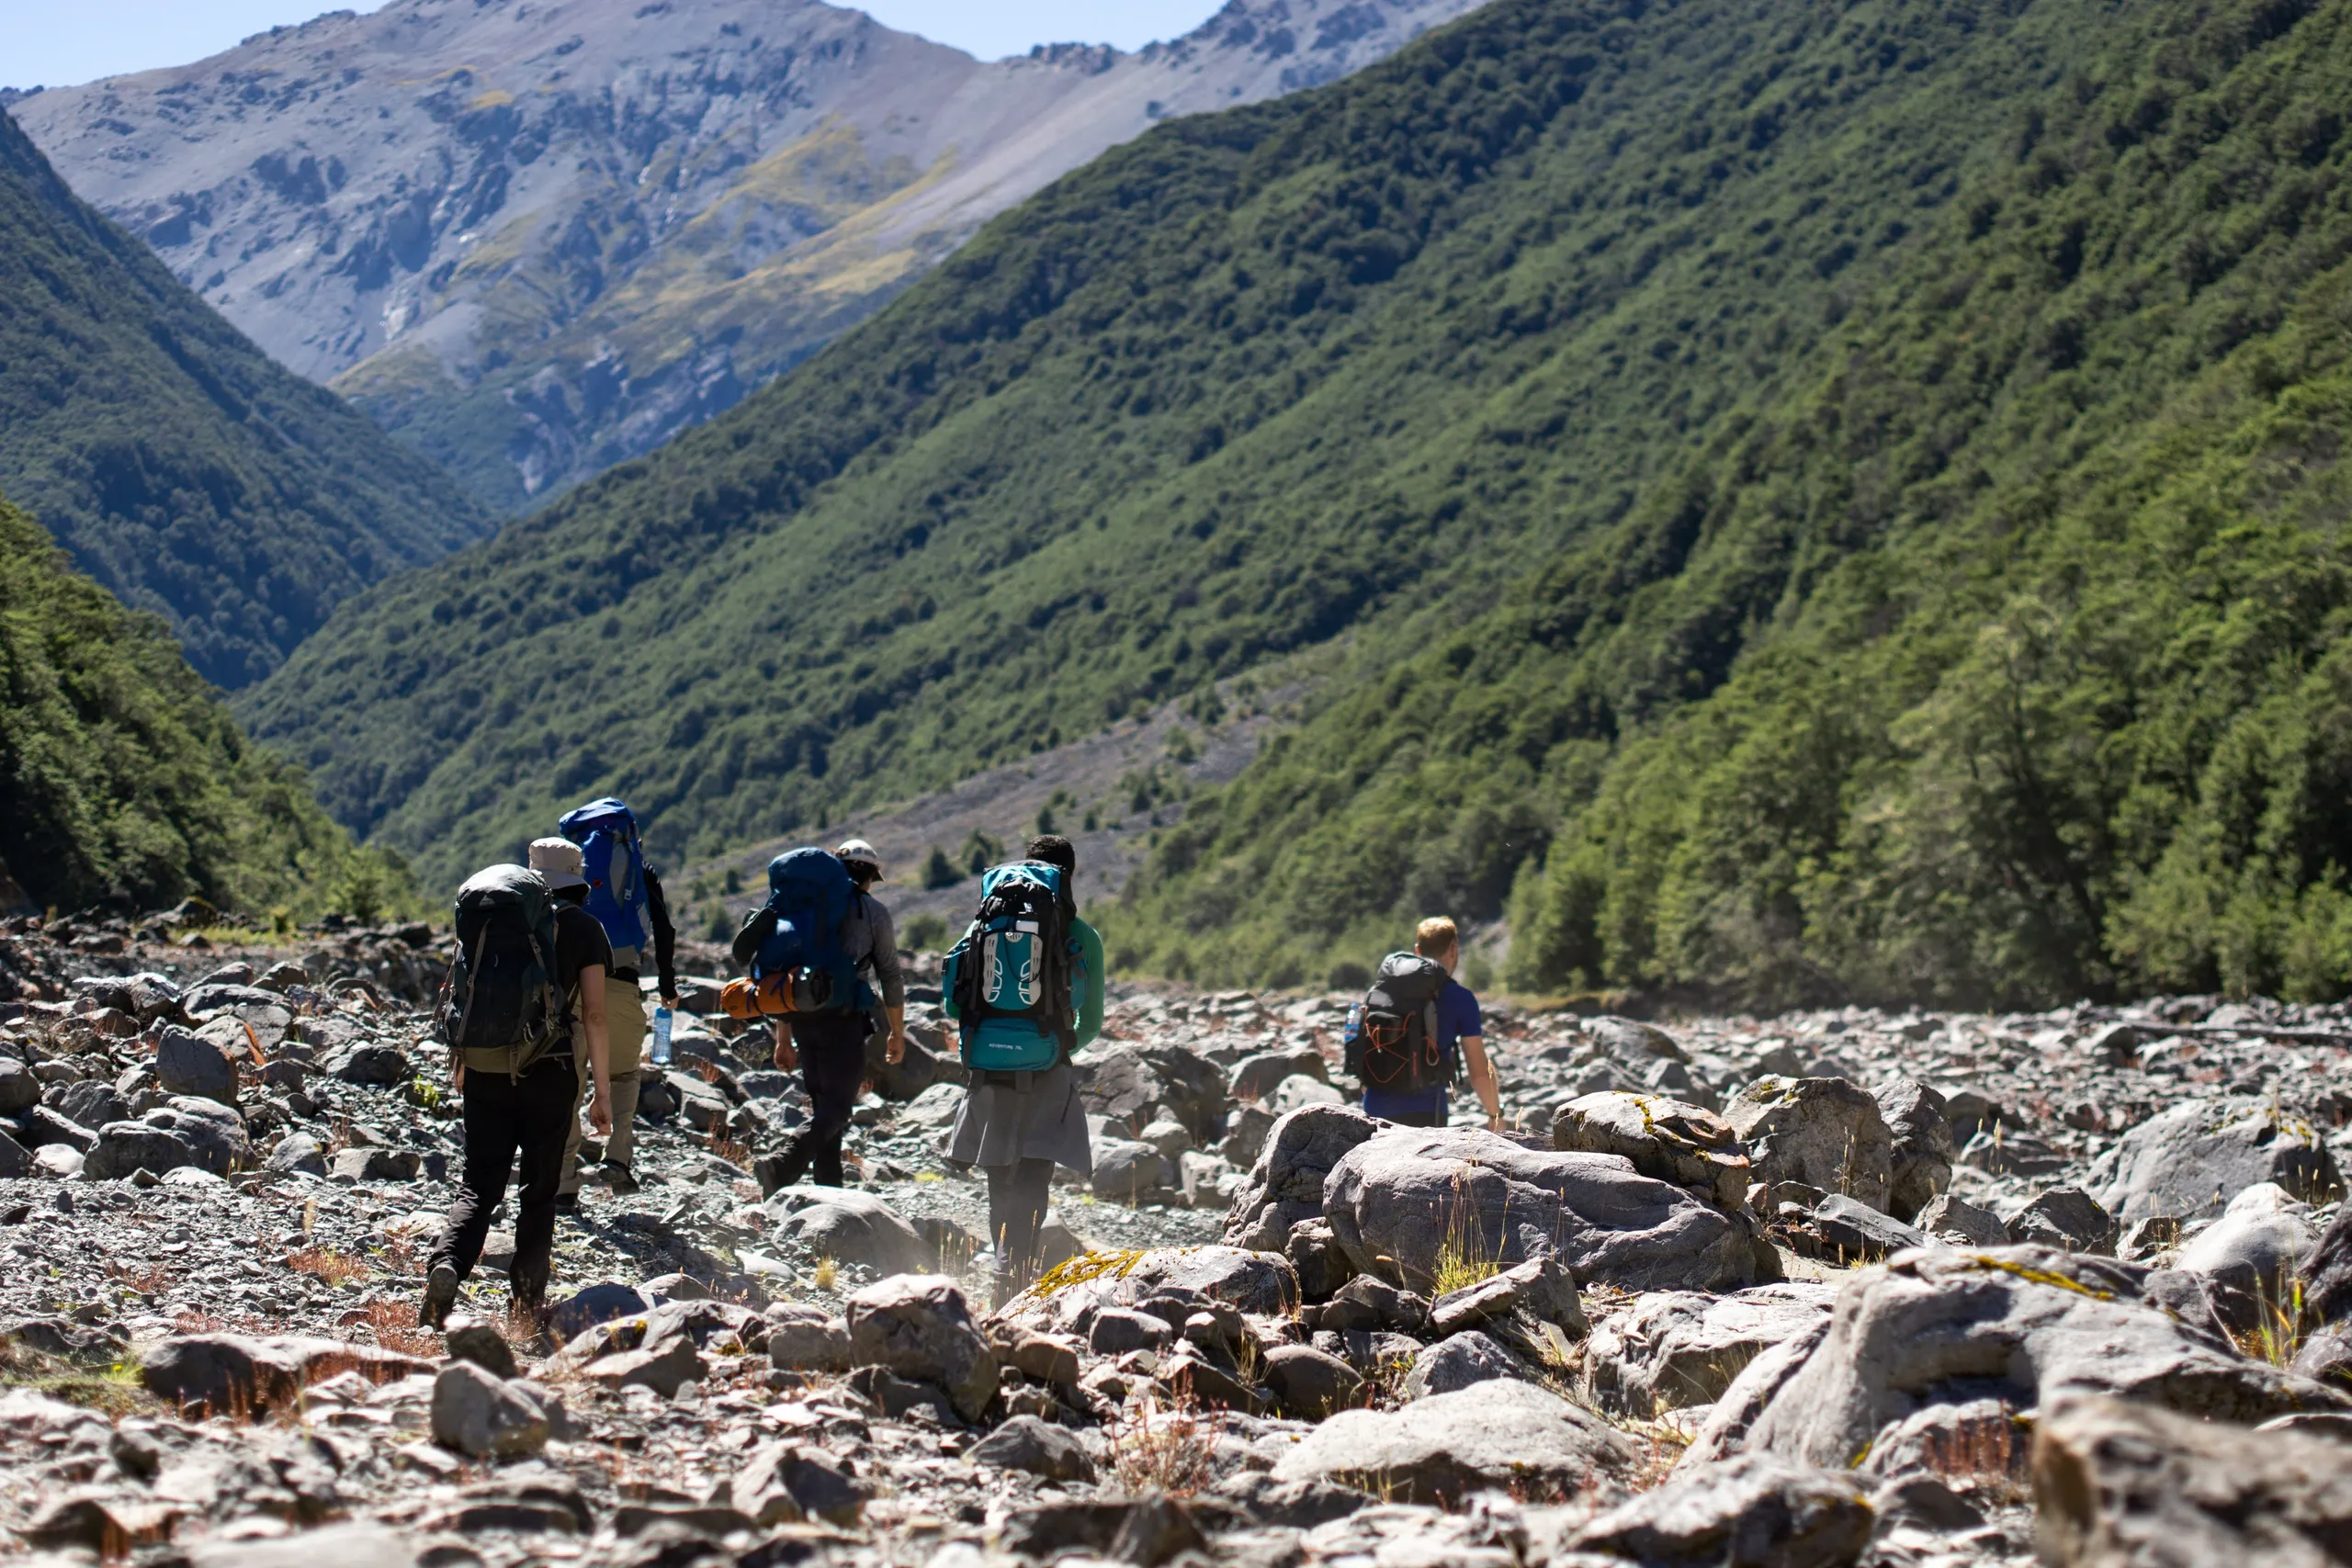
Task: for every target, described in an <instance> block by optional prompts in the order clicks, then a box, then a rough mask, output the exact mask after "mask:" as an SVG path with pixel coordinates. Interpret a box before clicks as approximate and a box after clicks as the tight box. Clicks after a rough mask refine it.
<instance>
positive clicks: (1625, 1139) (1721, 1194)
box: [1552, 1089, 1754, 1210]
mask: <svg viewBox="0 0 2352 1568" xmlns="http://www.w3.org/2000/svg"><path fill="white" fill-rule="evenodd" d="M1552 1146H1553V1147H1554V1148H1555V1149H1562V1150H1566V1151H1569V1152H1571V1153H1579V1154H1594V1155H1623V1156H1625V1157H1626V1158H1627V1159H1629V1160H1632V1161H1633V1162H1634V1169H1635V1170H1638V1171H1640V1172H1641V1173H1642V1174H1643V1175H1644V1176H1649V1177H1655V1178H1657V1179H1658V1180H1660V1181H1671V1182H1673V1183H1674V1184H1675V1185H1676V1186H1677V1187H1695V1188H1698V1189H1700V1190H1702V1191H1704V1192H1706V1193H1709V1194H1711V1195H1712V1196H1713V1201H1714V1203H1715V1205H1716V1207H1718V1208H1722V1209H1730V1210H1739V1209H1745V1208H1746V1207H1747V1184H1748V1182H1749V1181H1751V1180H1753V1179H1754V1171H1753V1169H1752V1168H1751V1167H1750V1166H1749V1164H1748V1159H1747V1150H1746V1149H1745V1148H1743V1147H1741V1146H1740V1142H1739V1135H1738V1134H1736V1133H1734V1132H1733V1131H1732V1130H1731V1124H1730V1123H1729V1122H1725V1121H1724V1119H1723V1118H1722V1117H1720V1116H1718V1115H1716V1114H1715V1113H1714V1112H1713V1111H1708V1110H1706V1109H1704V1108H1702V1107H1701V1106H1696V1105H1687V1104H1685V1103H1683V1102H1682V1101H1681V1100H1668V1099H1666V1098H1665V1097H1664V1096H1661V1095H1655V1094H1627V1093H1625V1092H1623V1091H1622V1090H1615V1089H1611V1090H1608V1091H1604V1092H1603V1093H1600V1094H1588V1095H1584V1096H1581V1097H1579V1098H1577V1099H1576V1100H1570V1101H1568V1102H1567V1103H1566V1105H1563V1106H1561V1107H1560V1109H1559V1110H1557V1111H1554V1112H1553V1113H1552Z"/></svg>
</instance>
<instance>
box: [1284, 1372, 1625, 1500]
mask: <svg viewBox="0 0 2352 1568" xmlns="http://www.w3.org/2000/svg"><path fill="white" fill-rule="evenodd" d="M1638 1459H1639V1450H1637V1449H1636V1448H1635V1447H1634V1444H1633V1442H1632V1441H1631V1440H1630V1439H1628V1438H1625V1437H1623V1435H1621V1434H1620V1433H1618V1432H1617V1431H1616V1430H1615V1429H1614V1428H1612V1427H1610V1426H1609V1424H1608V1423H1607V1422H1605V1421H1603V1420H1601V1419H1600V1417H1599V1416H1593V1415H1590V1414H1589V1413H1587V1412H1585V1411H1582V1410H1579V1409H1577V1407H1576V1406H1575V1405H1573V1404H1569V1403H1568V1402H1567V1401H1566V1400H1565V1399H1562V1398H1560V1397H1559V1396H1558V1395H1557V1394H1554V1393H1546V1392H1545V1391H1544V1390H1543V1389H1541V1388H1538V1387H1536V1386H1535V1385H1534V1384H1533V1383H1528V1382H1518V1381H1517V1380H1515V1379H1508V1378H1506V1379H1498V1380H1496V1381H1494V1382H1483V1383H1479V1384H1477V1385H1476V1386H1474V1387H1471V1388H1466V1389H1464V1390H1462V1391H1461V1392H1460V1393H1440V1394H1432V1395H1430V1397H1429V1398H1427V1399H1421V1400H1416V1401H1414V1402H1413V1403H1412V1404H1408V1405H1407V1406H1406V1407H1405V1408H1403V1409H1401V1410H1395V1411H1373V1410H1342V1411H1340V1413H1339V1414H1338V1415H1337V1416H1332V1417H1331V1418H1330V1419H1329V1420H1328V1421H1326V1422H1324V1423H1323V1424H1322V1425H1321V1426H1319V1427H1316V1428H1315V1429H1314V1430H1313V1431H1311V1432H1309V1433H1307V1434H1306V1437H1305V1438H1301V1439H1300V1441H1299V1442H1298V1443H1297V1445H1296V1446H1295V1447H1294V1448H1293V1449H1292V1450H1290V1451H1289V1452H1288V1453H1286V1454H1284V1455H1283V1457H1282V1458H1281V1459H1280V1460H1278V1461H1275V1464H1274V1469H1273V1476H1274V1479H1275V1480H1276V1481H1328V1482H1333V1483H1340V1484H1345V1485H1361V1486H1363V1487H1364V1488H1365V1489H1367V1490H1372V1491H1377V1492H1379V1493H1380V1494H1381V1495H1384V1496H1386V1497H1388V1498H1390V1499H1391V1500H1393V1501H1397V1502H1405V1503H1432V1504H1438V1505H1441V1506H1449V1505H1453V1504H1456V1503H1458V1502H1460V1500H1461V1499H1462V1498H1464V1497H1465V1496H1467V1495H1469V1494H1471V1493H1473V1492H1481V1491H1487V1490H1490V1489H1508V1490H1510V1492H1512V1493H1513V1494H1514V1495H1518V1496H1522V1497H1526V1498H1528V1499H1530V1500H1542V1499H1546V1498H1552V1497H1561V1496H1568V1495H1576V1494H1577V1493H1579V1492H1582V1491H1583V1490H1585V1489H1586V1488H1587V1487H1589V1486H1592V1485H1595V1484H1600V1485H1603V1486H1605V1485H1606V1484H1608V1483H1611V1482H1612V1481H1614V1480H1616V1479H1617V1478H1619V1477H1622V1476H1623V1475H1624V1474H1625V1473H1626V1472H1628V1471H1630V1470H1631V1468H1632V1467H1633V1466H1634V1464H1635V1463H1636V1462H1637V1461H1638Z"/></svg>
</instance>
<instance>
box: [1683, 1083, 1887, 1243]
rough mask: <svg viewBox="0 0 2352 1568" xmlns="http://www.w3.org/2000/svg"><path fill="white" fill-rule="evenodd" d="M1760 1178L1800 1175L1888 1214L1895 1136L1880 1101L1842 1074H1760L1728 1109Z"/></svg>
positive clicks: (1800, 1178) (1782, 1178)
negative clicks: (1795, 1076) (1840, 1075)
mask: <svg viewBox="0 0 2352 1568" xmlns="http://www.w3.org/2000/svg"><path fill="white" fill-rule="evenodd" d="M1724 1121H1725V1122H1729V1123H1730V1125H1731V1129H1732V1131H1733V1132H1734V1133H1736V1134H1738V1136H1739V1139H1740V1141H1741V1142H1742V1143H1743V1144H1745V1145H1747V1157H1748V1159H1749V1160H1750V1161H1752V1162H1753V1163H1754V1165H1755V1168H1756V1179H1757V1180H1758V1181H1763V1182H1776V1181H1802V1182H1804V1183H1806V1184H1807V1185H1808V1186H1813V1187H1818V1188H1820V1189H1821V1190H1823V1191H1824V1192H1840V1193H1843V1194H1845V1195H1846V1196H1847V1197H1849V1198H1855V1199H1859V1200H1860V1201H1862V1202H1865V1203H1867V1204H1869V1205H1870V1206H1871V1208H1873V1209H1877V1210H1879V1211H1881V1212H1882V1213H1883V1212H1884V1211H1885V1210H1886V1208H1887V1205H1888V1203H1889V1202H1890V1201H1891V1200H1890V1197H1889V1193H1890V1191H1891V1190H1892V1188H1893V1185H1894V1133H1893V1132H1892V1131H1890V1130H1889V1129H1888V1127H1887V1124H1886V1119H1885V1118H1884V1117H1883V1116H1882V1115H1881V1114H1880V1113H1879V1108H1878V1101H1877V1100H1873V1099H1872V1098H1871V1096H1870V1094H1869V1093H1868V1092H1867V1091H1865V1090H1863V1089H1860V1088H1858V1087H1856V1086H1855V1085H1853V1084H1851V1083H1849V1082H1847V1081H1846V1080H1845V1079H1844V1078H1784V1077H1762V1078H1758V1079H1757V1080H1756V1081H1755V1082H1753V1083H1751V1084H1749V1085H1747V1087H1746V1088H1745V1089H1741V1090H1740V1091H1739V1092H1738V1093H1737V1094H1736V1095H1734V1096H1733V1097H1732V1100H1731V1103H1730V1104H1728V1105H1726V1106H1724Z"/></svg>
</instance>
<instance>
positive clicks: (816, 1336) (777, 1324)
mask: <svg viewBox="0 0 2352 1568" xmlns="http://www.w3.org/2000/svg"><path fill="white" fill-rule="evenodd" d="M765 1315H766V1317H767V1320H768V1325H769V1326H768V1360H769V1362H770V1363H771V1364H773V1365H775V1366H776V1367H778V1368H781V1369H783V1370H786V1371H804V1372H845V1371H849V1370H850V1369H851V1368H852V1367H854V1366H855V1365H857V1359H856V1355H855V1352H854V1350H853V1349H852V1348H851V1346H850V1337H849V1324H848V1323H847V1322H846V1321H845V1320H843V1319H842V1318H838V1317H835V1316H833V1315H832V1314H830V1313H828V1312H826V1311H825V1310H824V1309H823V1308H822V1307H815V1306H808V1305H804V1304H801V1303H778V1304H777V1305H775V1306H772V1307H770V1308H769V1309H768V1310H767V1313H766V1314H765Z"/></svg>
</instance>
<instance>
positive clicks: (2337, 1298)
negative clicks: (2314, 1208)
mask: <svg viewBox="0 0 2352 1568" xmlns="http://www.w3.org/2000/svg"><path fill="white" fill-rule="evenodd" d="M2301 1274H2302V1277H2303V1315H2304V1317H2305V1318H2306V1319H2307V1320H2308V1321H2310V1322H2312V1323H2339V1322H2342V1321H2343V1320H2344V1319H2346V1318H2347V1317H2352V1203H2346V1204H2345V1205H2344V1206H2343V1207H2342V1208H2340V1209H2338V1210H2336V1212H2335V1219H2334V1220H2332V1221H2330V1222H2329V1224H2328V1227H2327V1229H2326V1230H2324V1231H2323V1232H2321V1233H2320V1238H2319V1240H2317V1241H2316V1242H2313V1243H2312V1247H2311V1250H2310V1251H2308V1252H2306V1253H2304V1254H2303V1259H2302V1264H2301Z"/></svg>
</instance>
